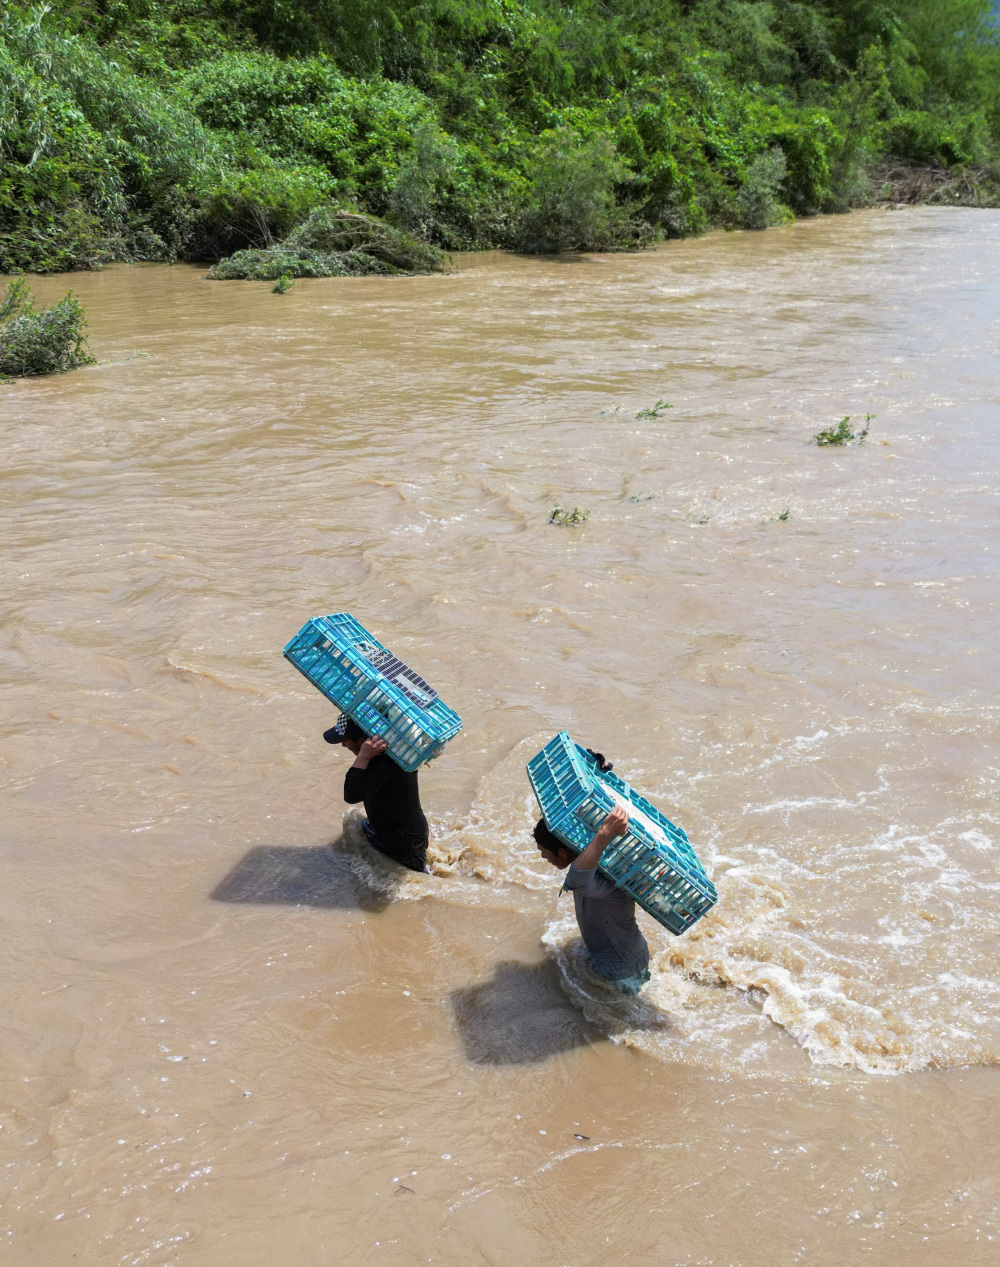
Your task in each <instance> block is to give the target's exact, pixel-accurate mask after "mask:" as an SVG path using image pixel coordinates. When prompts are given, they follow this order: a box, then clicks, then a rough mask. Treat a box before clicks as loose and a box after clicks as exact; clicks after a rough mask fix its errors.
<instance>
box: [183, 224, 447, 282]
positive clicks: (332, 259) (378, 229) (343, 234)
mask: <svg viewBox="0 0 1000 1267" xmlns="http://www.w3.org/2000/svg"><path fill="white" fill-rule="evenodd" d="M450 264H451V260H450V258H449V257H448V255H446V254H445V252H444V251H442V250H440V249H439V248H438V247H436V246H431V244H430V243H429V242H420V241H418V240H417V239H416V238H414V237H411V235H410V234H409V233H405V232H404V231H403V230H402V229H397V228H395V227H393V226H392V225H390V224H385V223H384V222H383V221H381V220H377V219H375V218H374V217H373V216H364V215H360V214H358V213H357V212H351V211H335V210H332V209H331V208H327V207H316V208H315V209H314V210H312V211H311V212H310V213H309V216H308V217H307V219H306V221H305V223H303V224H301V225H299V227H298V228H297V229H293V230H292V232H291V233H290V234H289V235H288V236H287V237H286V238H285V239H284V241H282V242H278V243H276V244H275V245H274V246H267V247H259V248H256V249H248V250H245V251H236V252H235V253H234V254H233V255H231V256H229V258H228V259H224V260H220V261H219V263H218V264H215V265H214V266H213V267H212V268H211V269H209V272H208V277H209V279H210V280H211V281H233V280H237V279H241V280H247V281H277V280H278V279H279V278H282V277H285V278H292V277H358V276H363V275H365V274H367V273H381V274H385V275H393V274H399V273H440V272H444V271H446V270H447V269H448V268H449V266H450Z"/></svg>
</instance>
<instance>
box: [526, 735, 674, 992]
mask: <svg viewBox="0 0 1000 1267" xmlns="http://www.w3.org/2000/svg"><path fill="white" fill-rule="evenodd" d="M602 760H603V758H602ZM609 768H610V767H609ZM627 830H628V812H627V811H626V810H624V809H622V808H621V807H619V808H618V809H613V810H612V811H611V813H610V814H609V815H608V816H607V818H606V819H605V820H604V822H603V823H601V825H600V827H598V829H597V834H596V835H595V836H594V838H593V840H592V841H591V842H590V844H589V845H588V846H587V848H586V849H584V851H583V852H582V853H580V854H574V852H573V850H572V849H568V848H567V847H566V845H564V844H563V843H562V841H561V840H560V839H559V838H558V836H555V835H554V834H553V833H552V832H550V831H549V829H548V827H546V825H545V821H544V819H543V820H540V821H539V822H538V823H536V824H535V832H534V835H535V843H536V844H537V845H538V849H539V852H540V853H541V855H542V857H543V858H544V859H545V861H546V862H548V863H551V865H552V866H553V867H557V868H558V869H559V870H560V871H566V879H565V880H564V881H563V889H564V890H568V891H569V892H570V893H572V894H573V902H574V904H575V906H576V922H577V924H579V926H580V936H581V937H582V938H583V944H584V945H585V946H586V947H587V952H588V955H589V957H590V966H591V968H592V969H593V971H594V973H595V974H596V975H597V976H599V977H603V978H604V980H605V981H607V982H608V983H609V984H611V985H613V986H614V987H615V988H616V989H618V990H620V991H621V992H622V994H638V993H639V991H640V990H641V989H642V987H643V986H644V985H645V984H646V982H647V981H648V980H649V947H648V946H647V945H646V939H645V937H643V935H642V933H640V932H639V925H638V924H637V923H636V922H635V902H634V901H633V900H632V898H630V897H629V895H628V894H627V893H623V892H622V891H621V889H619V888H617V887H616V886H615V885H614V884H612V883H611V881H610V880H607V879H605V878H604V876H602V875H598V872H597V864H598V863H599V862H600V861H601V854H602V853H604V850H605V849H606V848H607V846H608V844H609V842H610V841H611V840H612V839H613V838H614V837H615V836H622V835H624V834H625V832H626V831H627ZM567 868H568V870H567Z"/></svg>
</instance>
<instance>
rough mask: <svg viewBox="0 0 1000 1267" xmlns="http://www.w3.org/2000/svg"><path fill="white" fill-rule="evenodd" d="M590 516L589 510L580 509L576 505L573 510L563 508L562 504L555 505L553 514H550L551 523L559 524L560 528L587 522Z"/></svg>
mask: <svg viewBox="0 0 1000 1267" xmlns="http://www.w3.org/2000/svg"><path fill="white" fill-rule="evenodd" d="M589 518H590V511H589V510H580V508H579V507H578V506H574V507H573V509H572V510H563V508H562V507H561V506H554V507H553V508H552V514H551V515H549V523H550V524H558V525H559V527H560V528H563V527H565V526H566V525H567V524H585V523H586V522H587V520H588V519H589Z"/></svg>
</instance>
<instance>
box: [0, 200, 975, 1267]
mask: <svg viewBox="0 0 1000 1267" xmlns="http://www.w3.org/2000/svg"><path fill="white" fill-rule="evenodd" d="M71 280H72V284H73V287H74V289H75V290H76V291H77V292H78V293H79V294H80V295H81V297H82V299H83V302H84V305H85V308H86V311H87V313H88V316H89V319H90V327H91V330H90V333H91V345H92V350H93V351H94V353H95V354H96V355H97V357H98V358H99V364H97V365H95V366H93V367H91V368H88V369H86V370H81V371H77V372H74V373H71V374H68V375H64V376H60V377H56V378H51V379H44V380H22V381H17V382H9V383H5V384H0V437H2V444H3V463H2V469H0V516H2V530H3V587H2V598H0V665H2V667H3V680H4V690H3V693H2V696H0V774H2V778H3V785H4V812H3V820H2V828H0V840H2V848H3V861H4V873H5V882H4V885H3V891H2V894H0V966H2V978H3V981H4V994H5V1002H4V1014H5V1018H6V1022H5V1026H4V1032H3V1037H2V1039H0V1077H2V1084H0V1085H2V1088H3V1096H2V1101H0V1123H2V1129H0V1161H2V1163H3V1170H2V1174H3V1176H4V1182H3V1206H2V1217H0V1234H2V1240H0V1261H10V1262H11V1263H16V1264H18V1265H19V1267H43V1265H44V1267H51V1264H54V1263H63V1262H67V1263H68V1262H74V1263H81V1264H105V1263H109V1264H110V1263H123V1264H124V1263H154V1264H172V1263H178V1264H185V1265H186V1267H187V1265H189V1264H190V1265H191V1267H195V1265H200V1264H206V1265H208V1264H217V1263H220V1262H223V1261H228V1260H232V1261H234V1262H239V1263H241V1264H249V1265H252V1267H256V1265H257V1264H260V1265H261V1267H264V1265H269V1264H272V1263H276V1262H295V1263H302V1264H310V1265H312V1264H341V1263H351V1264H354V1263H365V1264H367V1263H369V1262H372V1263H389V1264H400V1267H403V1265H406V1267H409V1264H411V1263H414V1262H424V1261H427V1262H430V1261H433V1262H437V1263H443V1264H446V1267H451V1265H454V1267H466V1264H490V1265H494V1264H495V1265H497V1267H500V1265H501V1264H503V1265H504V1267H506V1265H507V1264H511V1263H515V1262H516V1263H518V1264H527V1265H529V1267H567V1265H571V1267H590V1265H591V1264H594V1265H595V1267H596V1264H598V1263H606V1262H616V1261H617V1262H625V1261H628V1262H634V1263H638V1264H642V1265H643V1267H646V1264H648V1265H649V1267H654V1265H655V1267H660V1265H661V1264H692V1265H694V1264H712V1265H715V1264H718V1265H719V1267H722V1265H723V1264H746V1265H748V1267H756V1265H757V1264H758V1263H759V1264H761V1267H763V1264H765V1263H766V1264H768V1267H771V1265H772V1264H784V1263H792V1262H799V1261H810V1262H818V1263H824V1264H825V1263H830V1264H833V1263H837V1264H844V1263H853V1262H858V1261H861V1259H862V1258H866V1257H867V1256H868V1255H870V1254H872V1253H878V1254H880V1255H881V1256H882V1258H883V1260H884V1261H887V1262H890V1263H893V1262H900V1263H903V1262H905V1263H906V1264H907V1265H908V1267H909V1265H910V1264H917V1265H918V1267H922V1264H924V1263H926V1264H927V1265H928V1267H930V1264H932V1263H934V1264H937V1263H939V1262H940V1261H941V1260H942V1256H943V1257H944V1258H945V1259H947V1258H949V1257H950V1258H951V1260H952V1261H962V1262H965V1263H971V1264H979V1263H982V1264H988V1263H992V1262H995V1261H996V1255H997V1253H998V1252H1000V1240H998V1238H1000V1222H998V1212H997V1203H998V1195H1000V1194H998V1187H1000V1184H998V1182H997V1179H996V1176H997V1173H998V1168H1000V1144H998V1140H1000V1130H998V1126H1000V1123H998V1120H997V1119H998V1117H1000V1089H998V1087H997V1085H996V1077H997V1070H996V1066H997V1064H998V1063H1000V970H998V969H1000V964H998V958H1000V933H998V921H997V910H998V904H1000V872H998V862H1000V805H998V786H1000V768H998V755H997V754H998V750H1000V747H998V739H1000V701H998V697H997V692H996V680H997V667H996V645H997V634H998V619H997V617H998V597H1000V595H998V590H997V580H996V577H997V568H998V551H1000V514H998V491H1000V386H998V384H1000V213H997V212H987V211H983V212H963V211H947V210H932V209H923V210H908V211H904V212H898V213H897V212H883V211H879V212H866V213H858V214H855V215H852V216H850V217H840V218H832V219H817V220H814V221H806V222H799V223H796V224H794V225H791V226H788V227H786V228H782V229H779V230H773V231H770V232H767V233H762V234H752V233H737V234H729V235H725V234H713V235H709V236H708V237H707V238H704V239H702V240H699V241H692V242H683V243H668V244H665V245H664V246H662V247H661V248H659V249H658V250H656V251H655V252H648V253H644V254H639V255H635V256H589V257H580V258H559V259H529V258H518V257H511V256H500V255H493V254H487V255H481V256H479V255H477V256H467V257H460V258H459V259H458V261H457V270H456V271H455V272H454V273H453V274H451V275H448V276H443V277H423V278H410V279H398V280H397V279H379V278H369V279H352V280H325V281H304V282H300V283H298V284H297V285H296V286H295V288H294V290H293V291H291V292H290V293H288V294H286V295H281V296H278V295H274V294H272V293H271V291H270V287H269V286H267V285H263V284H256V283H235V282H234V283H209V282H205V281H204V280H203V273H202V272H200V271H199V270H196V269H193V268H189V267H175V268H167V267H161V266H135V267H115V268H110V269H108V270H106V271H105V272H102V273H98V274H92V275H76V276H74V277H73V278H72V279H71ZM65 288H66V279H64V278H50V279H40V280H38V281H37V283H36V284H35V290H36V294H37V295H38V296H39V297H40V298H42V299H46V300H48V299H50V298H53V297H56V296H58V295H59V294H61V293H62V292H63V291H64V290H65ZM657 402H659V407H656V408H654V406H655V405H657ZM667 405H669V408H668V407H666V406H667ZM845 415H846V416H849V417H850V419H851V424H850V425H851V427H852V428H853V429H855V430H859V429H860V428H861V427H863V426H864V420H865V416H866V415H872V417H871V419H870V428H869V431H868V434H867V437H866V438H865V441H864V443H863V444H859V443H854V444H850V445H848V446H845V447H837V446H832V447H820V446H817V445H816V444H815V443H812V439H813V437H814V436H815V435H816V433H817V432H818V431H820V430H821V429H824V428H827V427H830V426H831V425H835V424H836V423H837V422H838V421H839V420H840V418H842V417H844V416H845ZM556 506H559V507H562V508H564V509H567V510H572V509H573V508H574V507H575V508H578V509H579V510H580V511H581V512H588V513H587V515H586V517H585V518H584V517H583V516H582V515H581V516H579V518H582V519H583V522H578V523H566V524H553V523H550V522H549V521H550V515H551V512H552V511H553V508H554V507H556ZM332 611H350V612H351V613H352V614H353V615H355V616H356V617H357V618H358V619H359V620H360V621H361V622H362V623H363V624H365V625H366V626H367V627H368V628H369V629H370V630H371V631H372V632H373V633H374V634H375V635H376V636H377V637H379V638H380V639H381V641H382V642H384V643H385V644H386V645H388V646H389V647H390V648H391V649H392V650H393V651H394V652H395V653H396V654H397V655H399V656H400V657H401V658H402V659H403V660H405V661H406V663H407V664H409V665H411V666H412V668H413V669H415V670H416V671H417V672H418V673H419V674H420V675H421V676H422V677H424V678H426V679H427V680H428V681H429V682H430V683H431V684H432V685H433V686H434V687H435V688H436V689H437V690H438V691H440V693H441V695H442V697H443V698H444V699H445V701H446V702H447V703H448V704H449V705H451V706H452V707H453V708H455V709H456V710H457V711H458V712H459V713H460V714H461V715H462V717H463V720H464V729H463V731H462V733H461V735H460V736H459V737H458V738H457V739H456V740H454V741H453V742H452V743H451V745H450V746H449V747H448V748H447V749H446V750H445V752H444V754H443V755H442V756H441V757H440V758H439V759H438V760H437V761H436V762H434V763H433V764H431V765H430V766H428V767H427V768H426V769H425V770H423V771H422V772H421V792H422V797H423V801H424V806H425V809H426V811H427V814H428V817H429V819H430V821H431V828H432V834H433V845H432V851H431V856H432V874H430V875H428V876H417V875H414V874H413V873H406V874H401V873H399V872H397V871H396V870H395V868H393V867H391V866H389V865H387V864H385V863H383V862H382V860H380V859H379V858H378V856H377V855H374V854H373V853H372V852H371V850H370V849H369V848H368V846H367V844H366V843H365V840H364V837H363V835H362V834H361V832H360V830H359V827H358V821H357V815H356V813H355V812H353V811H352V812H351V813H348V812H347V807H345V805H344V803H343V800H342V796H341V791H342V781H343V772H344V768H345V766H346V764H347V758H346V757H345V754H344V753H343V752H342V751H341V750H336V749H332V748H330V747H328V746H327V745H326V744H324V743H323V741H322V737H321V736H322V732H323V730H324V729H325V728H326V727H328V726H329V725H331V724H332V720H333V718H334V717H335V710H334V709H333V707H332V706H331V705H330V704H329V703H328V702H327V701H326V700H324V699H323V697H322V696H320V695H319V694H318V693H317V692H316V691H315V690H314V689H313V688H312V687H310V686H309V684H308V683H307V682H306V681H305V679H304V678H301V677H300V676H299V675H298V674H296V673H295V671H294V670H293V669H292V668H291V667H290V666H289V665H288V664H287V663H286V662H285V661H284V660H283V659H282V657H281V648H282V646H283V645H284V644H285V642H287V640H288V639H289V638H290V637H291V635H292V634H293V633H295V632H296V630H297V629H298V628H299V626H300V625H301V624H302V623H303V622H304V621H305V620H306V619H307V618H308V617H310V616H313V615H318V614H321V613H325V612H332ZM562 729H568V730H569V731H570V733H571V734H572V735H573V737H574V738H575V739H577V740H578V741H579V742H581V743H583V744H585V745H588V746H591V747H594V748H599V749H600V750H601V751H602V752H604V753H606V754H607V755H608V756H609V757H610V758H611V759H612V760H613V761H614V762H615V769H616V771H618V772H619V773H621V774H622V775H623V776H624V777H625V778H627V779H628V780H629V781H630V782H631V783H632V784H633V785H634V786H635V787H637V788H638V789H639V790H640V791H641V792H642V793H643V794H644V795H645V796H647V797H648V798H649V799H650V800H652V801H653V803H654V804H656V805H657V806H658V807H660V808H661V809H662V810H663V811H664V812H665V813H667V814H668V816H669V817H670V818H671V819H672V820H673V821H674V822H676V823H677V824H678V825H680V826H681V827H683V828H684V829H685V831H686V832H687V833H688V836H689V837H690V839H691V842H692V844H693V845H694V846H695V848H696V849H697V851H698V852H699V854H700V856H701V858H702V859H703V861H704V862H705V864H706V867H707V869H708V870H709V872H710V874H711V875H712V877H713V879H714V882H715V884H716V886H717V888H718V891H719V902H718V905H717V906H716V907H715V908H714V909H713V911H712V912H710V914H709V915H707V916H706V917H705V918H703V919H702V920H701V921H700V922H699V923H698V924H697V925H696V926H695V927H694V928H693V929H692V930H691V931H690V932H688V933H687V934H685V935H684V936H682V937H673V936H671V935H670V934H668V933H667V932H666V931H665V930H663V929H662V928H660V927H659V926H658V925H657V924H655V923H653V922H652V921H651V920H649V919H648V918H646V917H642V921H641V922H642V927H643V931H644V933H645V934H646V936H647V939H648V940H649V942H650V947H651V951H652V954H653V962H652V964H651V968H652V973H653V975H652V980H651V981H650V983H649V985H648V986H647V987H646V989H645V990H644V991H643V993H642V995H641V996H640V998H639V999H638V1000H626V999H623V998H622V997H620V996H616V995H613V994H611V993H609V992H608V990H607V989H606V988H604V987H603V986H602V984H601V983H600V981H598V980H597V979H595V978H594V977H593V976H592V975H591V974H590V973H589V972H588V970H587V967H586V962H585V959H584V957H583V955H582V953H581V947H580V943H579V941H578V937H577V932H576V927H575V922H574V920H573V914H572V903H571V899H570V898H569V897H568V896H563V897H560V896H559V882H560V877H559V875H558V874H557V873H556V872H555V871H553V870H552V869H551V868H549V867H548V866H547V865H546V864H545V863H544V862H542V861H541V859H540V858H539V856H538V854H537V851H536V850H535V849H534V844H533V841H532V839H531V826H532V824H533V822H534V819H535V817H537V813H536V807H535V804H534V801H533V797H532V795H531V792H530V788H529V786H528V783H527V780H526V777H525V773H524V765H525V762H526V761H527V760H528V758H529V757H531V756H532V755H533V754H534V753H535V752H536V751H537V750H538V748H539V747H541V745H542V744H543V743H544V742H545V741H546V740H547V739H548V738H550V737H551V736H552V735H553V734H554V733H555V732H556V731H558V730H562ZM883 1075H897V1076H889V1077H886V1076H883ZM4 1254H6V1255H7V1256H8V1257H7V1258H6V1259H4V1258H3V1255H4Z"/></svg>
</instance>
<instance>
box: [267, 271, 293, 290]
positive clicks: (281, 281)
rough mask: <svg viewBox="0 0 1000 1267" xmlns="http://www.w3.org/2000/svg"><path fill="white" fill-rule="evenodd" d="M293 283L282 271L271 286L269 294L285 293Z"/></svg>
mask: <svg viewBox="0 0 1000 1267" xmlns="http://www.w3.org/2000/svg"><path fill="white" fill-rule="evenodd" d="M294 285H295V283H294V282H293V281H292V279H291V278H290V277H289V276H288V274H287V273H282V275H281V276H280V277H279V278H278V280H277V281H276V282H275V283H274V285H273V286H272V287H271V294H272V295H287V294H288V292H289V291H290V290H291V289H292V287H293V286H294Z"/></svg>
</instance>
